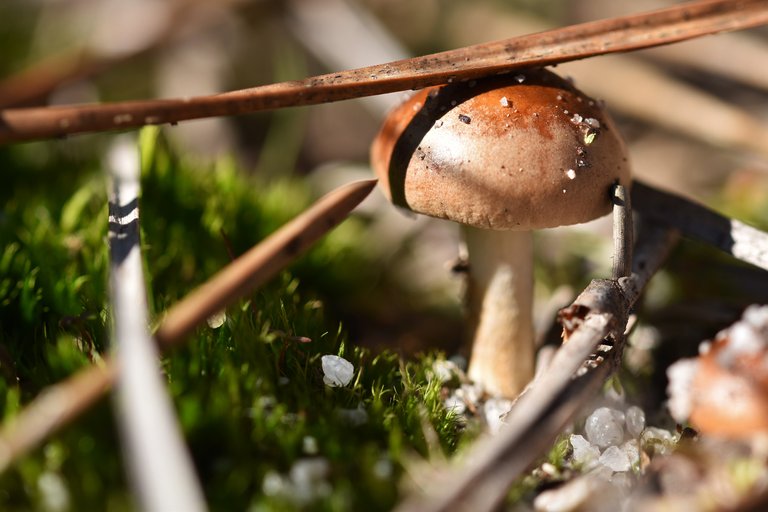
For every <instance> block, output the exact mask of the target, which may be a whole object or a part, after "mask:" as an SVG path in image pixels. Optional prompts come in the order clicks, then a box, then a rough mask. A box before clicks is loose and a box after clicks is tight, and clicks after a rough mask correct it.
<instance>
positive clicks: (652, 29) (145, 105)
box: [0, 0, 768, 144]
mask: <svg viewBox="0 0 768 512" xmlns="http://www.w3.org/2000/svg"><path fill="white" fill-rule="evenodd" d="M765 23H768V4H766V2H765V0H701V1H698V2H692V3H688V4H684V5H681V6H676V7H671V8H668V9H662V10H658V11H653V12H650V13H647V14H641V15H631V16H624V17H619V18H613V19H608V20H601V21H595V22H590V23H584V24H580V25H573V26H569V27H565V28H561V29H556V30H551V31H547V32H541V33H538V34H532V35H527V36H523V37H516V38H511V39H506V40H502V41H496V42H491V43H485V44H480V45H475V46H469V47H466V48H460V49H456V50H451V51H447V52H442V53H435V54H432V55H426V56H423V57H417V58H413V59H406V60H400V61H396V62H391V63H388V64H382V65H377V66H371V67H366V68H360V69H355V70H351V71H342V72H339V73H331V74H326V75H321V76H317V77H313V78H307V79H304V80H300V81H295V82H283V83H278V84H271V85H265V86H262V87H255V88H252V89H245V90H241V91H233V92H229V93H224V94H218V95H213V96H201V97H197V98H191V99H168V100H154V101H132V102H124V103H113V104H106V105H85V106H70V107H52V108H36V109H11V110H5V111H2V112H0V144H7V143H9V142H19V141H25V140H33V139H41V138H51V137H60V136H64V135H67V134H73V133H82V132H94V131H109V130H118V129H126V128H135V127H139V126H143V125H146V124H161V123H175V122H179V121H184V120H188V119H199V118H204V117H215V116H225V115H238V114H246V113H251V112H256V111H260V110H272V109H277V108H284V107H291V106H300V105H314V104H319V103H327V102H332V101H339V100H345V99H352V98H359V97H363V96H372V95H376V94H383V93H388V92H395V91H401V90H407V89H417V88H422V87H426V86H428V85H435V84H439V83H445V82H449V81H451V80H464V79H470V78H476V77H479V76H483V75H489V74H494V73H505V72H509V71H512V70H514V69H519V68H523V67H532V66H545V65H550V64H556V63H560V62H567V61H571V60H576V59H583V58H586V57H592V56H595V55H603V54H608V53H616V52H626V51H630V50H636V49H640V48H649V47H653V46H659V45H663V44H669V43H674V42H678V41H683V40H686V39H691V38H694V37H700V36H703V35H709V34H715V33H719V32H727V31H732V30H739V29H744V28H749V27H754V26H758V25H762V24H765Z"/></svg>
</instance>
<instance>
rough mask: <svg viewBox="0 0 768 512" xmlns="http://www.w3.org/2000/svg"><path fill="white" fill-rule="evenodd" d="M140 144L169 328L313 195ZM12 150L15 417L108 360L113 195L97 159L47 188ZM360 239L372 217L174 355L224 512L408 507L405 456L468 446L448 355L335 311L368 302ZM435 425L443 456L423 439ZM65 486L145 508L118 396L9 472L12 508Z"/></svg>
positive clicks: (172, 382)
mask: <svg viewBox="0 0 768 512" xmlns="http://www.w3.org/2000/svg"><path fill="white" fill-rule="evenodd" d="M140 140H141V144H142V162H143V176H142V180H143V191H144V192H143V197H142V200H141V204H140V206H141V212H142V237H143V242H142V243H143V254H144V257H145V267H146V274H147V281H148V287H149V289H150V294H151V297H150V307H151V309H152V312H153V315H154V318H155V322H156V321H157V319H158V318H159V315H161V313H162V311H164V310H165V309H166V308H167V307H168V306H169V305H171V304H173V303H174V302H175V301H176V300H178V299H179V298H180V297H182V296H183V295H185V294H186V293H187V292H189V291H190V290H191V289H192V288H193V287H194V286H195V285H197V284H199V283H201V282H203V281H204V280H205V279H207V278H208V277H209V276H210V275H212V274H213V273H214V272H216V271H217V270H218V269H220V268H221V267H223V266H224V265H226V264H227V262H228V261H229V260H230V259H231V257H232V255H236V254H239V253H241V252H243V251H245V250H247V249H248V248H249V247H250V246H252V245H254V244H256V243H258V242H259V241H260V240H262V239H263V238H264V237H266V236H267V235H268V234H269V233H270V232H272V231H274V230H275V229H277V228H278V227H279V226H280V225H281V224H283V223H284V222H285V221H287V220H289V219H290V218H292V217H293V216H295V215H296V214H297V213H298V212H300V211H301V210H302V209H304V208H305V207H306V206H307V205H308V204H309V202H310V194H309V192H308V190H307V189H306V188H305V186H304V185H302V184H301V182H299V181H295V180H289V179H279V180H275V181H271V182H262V181H259V180H257V179H254V178H248V177H245V176H244V174H243V173H242V172H241V171H240V170H239V169H237V168H236V166H235V165H234V164H233V163H232V161H231V159H227V158H224V159H222V160H220V161H219V162H216V163H215V164H213V165H211V166H208V167H202V168H201V167H200V166H198V165H195V164H192V163H190V162H185V161H183V159H181V158H179V156H178V155H176V154H175V153H174V152H173V151H172V149H171V148H170V147H169V145H168V144H167V142H166V141H165V139H164V138H163V137H162V136H160V134H159V132H158V131H157V130H156V129H147V130H144V131H143V132H142V134H141V137H140ZM4 156H5V157H7V158H8V159H9V160H11V161H12V167H13V170H12V173H11V174H12V176H13V179H14V180H15V185H16V186H18V190H19V191H20V192H19V194H16V195H14V196H13V198H14V199H13V200H10V201H9V202H6V203H5V206H4V207H3V212H2V217H1V220H0V242H2V246H1V247H0V275H1V276H2V278H0V279H1V281H0V301H1V303H2V309H0V332H2V334H3V338H2V347H3V350H4V351H5V352H7V358H6V359H7V360H3V361H0V365H7V368H8V369H9V372H6V373H8V374H4V377H5V379H4V380H0V406H1V407H2V410H3V414H4V416H5V417H6V419H8V418H11V417H13V416H14V415H15V414H16V413H17V412H18V410H19V408H20V407H21V406H22V405H23V404H24V403H26V402H28V401H30V400H31V399H32V398H33V397H34V396H35V395H36V394H37V393H38V392H39V391H40V390H41V389H42V388H44V387H45V386H47V385H50V384H53V383H54V382H56V381H59V380H60V379H63V378H65V377H66V376H68V375H71V374H73V373H74V372H76V371H77V370H78V369H79V368H81V367H83V366H84V365H87V364H90V360H91V359H93V358H97V357H100V354H101V353H103V352H105V351H106V350H108V345H109V340H108V339H107V337H106V325H107V318H108V308H109V306H108V304H107V302H106V281H107V265H108V259H107V258H108V255H107V248H106V244H105V236H106V224H107V211H106V194H105V192H104V191H105V189H106V186H105V183H104V181H105V180H104V179H103V177H102V176H101V174H100V173H98V172H97V168H98V166H97V165H95V164H94V163H93V162H90V163H88V164H87V165H83V162H82V161H72V160H67V159H66V158H64V164H65V165H66V166H68V165H69V164H71V172H72V176H73V177H76V179H75V180H71V181H70V182H69V186H68V187H63V186H62V187H56V188H55V189H51V190H48V189H46V188H45V187H42V188H41V187H39V186H36V185H35V184H34V182H33V180H34V179H35V177H36V175H37V173H42V172H52V171H53V169H52V166H53V165H54V164H53V162H54V160H48V162H49V163H48V164H46V165H47V166H48V167H46V165H43V166H42V168H40V169H37V170H35V169H32V170H30V167H34V165H33V164H32V163H30V160H29V155H25V154H23V152H18V151H15V150H14V149H11V150H6V152H5V154H4ZM81 166H82V167H85V168H84V169H80V167H81ZM28 180H29V182H28ZM22 197H23V200H22V199H21V198H22ZM364 228H365V221H364V220H362V219H358V218H352V219H349V220H347V221H345V223H343V224H342V225H341V226H340V227H339V228H338V229H337V230H336V231H334V233H333V234H332V235H330V236H328V237H326V238H325V239H324V240H323V241H322V242H320V243H319V244H318V245H317V246H316V247H315V248H314V249H313V250H312V251H311V252H310V253H309V254H307V255H306V256H305V257H303V258H301V259H300V260H299V261H297V262H296V263H295V264H294V265H292V266H291V268H290V269H288V270H287V271H284V272H282V273H281V274H279V275H278V276H277V277H276V278H274V279H273V280H272V281H271V282H269V283H268V284H267V285H266V286H264V287H263V288H261V289H260V290H258V291H256V292H255V293H253V294H252V295H251V296H249V297H247V298H245V299H244V300H242V301H241V302H240V303H238V304H236V305H234V306H232V307H230V308H229V309H228V310H227V311H226V320H225V322H224V324H223V325H222V326H221V327H219V328H216V329H214V328H211V327H209V326H203V327H201V328H199V329H198V330H197V332H196V333H195V334H194V335H193V336H192V337H191V339H189V340H188V343H186V345H184V346H183V347H182V348H180V349H178V350H176V351H175V352H174V353H172V354H168V355H166V356H165V357H164V359H163V361H162V364H163V369H164V371H165V375H166V377H167V380H168V389H169V391H170V393H171V395H172V397H173V400H174V403H175V406H176V409H177V412H178V415H179V419H180V423H181V425H182V428H183V431H184V434H185V436H186V439H187V441H188V444H189V449H190V451H191V453H192V456H193V459H194V462H195V465H196V468H197V471H198V474H199V476H200V479H201V482H202V483H203V486H204V492H205V495H206V499H207V500H208V502H209V504H210V506H211V508H212V509H214V510H245V509H249V508H250V509H252V510H292V509H297V508H310V509H317V510H340V509H348V510H356V509H360V508H362V507H366V508H368V509H372V510H386V509H389V508H391V507H392V506H393V505H394V503H396V500H397V499H398V496H399V491H398V489H399V486H398V481H399V479H400V477H401V476H402V474H403V464H404V460H405V459H406V458H408V457H411V456H412V454H414V453H418V454H420V455H421V456H422V457H429V456H430V455H431V454H433V453H436V452H435V450H437V452H438V453H440V454H441V455H442V454H450V453H453V451H454V450H456V449H457V447H458V446H459V444H460V441H461V437H462V435H463V434H464V432H465V431H464V430H462V428H460V426H459V424H458V423H457V420H456V418H455V417H453V415H451V414H449V413H448V412H446V411H445V409H444V408H443V406H442V399H441V395H440V387H441V386H440V383H439V382H437V381H436V380H433V379H432V377H431V374H430V372H428V371H427V369H428V368H429V367H430V366H431V364H432V362H433V361H434V358H435V357H436V356H434V355H425V356H421V357H420V358H417V359H415V360H411V361H404V360H402V359H401V358H400V357H399V356H397V355H395V354H393V353H389V352H384V353H373V352H371V351H369V350H367V349H364V348H361V347H358V346H356V344H355V340H351V339H349V338H348V336H347V334H346V330H345V329H344V326H343V325H342V324H341V322H340V320H339V319H337V318H334V317H333V316H332V315H331V314H330V313H329V310H330V309H329V308H327V307H326V304H329V303H330V304H332V303H333V302H334V301H341V300H345V297H346V298H350V297H354V296H355V295H356V294H360V293H366V292H365V291H362V290H366V289H367V288H366V286H367V285H366V284H365V282H364V280H361V279H360V276H361V275H362V276H363V277H364V276H365V275H366V272H370V270H366V269H367V268H369V267H371V266H372V265H373V264H375V261H374V260H373V259H372V258H373V256H372V255H371V254H369V253H367V252H366V250H365V249H363V248H362V247H364V244H360V242H359V240H360V237H361V236H363V235H364ZM324 354H338V355H340V356H342V357H345V358H346V359H347V360H349V361H350V362H352V363H353V365H354V367H355V372H356V373H355V376H354V378H353V381H352V383H350V384H349V385H348V386H346V387H343V388H329V387H327V386H326V385H325V384H324V383H323V379H322V377H323V375H322V369H321V365H320V358H321V356H322V355H324ZM426 425H428V427H425V426H426ZM425 428H426V430H425ZM430 429H431V430H433V431H434V433H435V434H436V438H437V443H438V446H433V445H432V444H431V443H433V441H431V440H428V438H429V435H428V434H427V433H425V432H426V431H427V430H430ZM313 459H314V460H317V459H322V460H324V461H326V464H327V467H326V470H325V472H324V473H323V475H322V478H320V480H318V481H317V482H315V483H314V485H315V487H316V488H317V489H318V490H317V492H316V493H315V494H310V495H309V498H307V497H306V495H302V494H301V492H299V491H300V490H297V488H295V485H297V484H296V482H294V481H293V480H291V478H292V476H291V475H292V473H291V472H292V470H293V471H296V470H295V468H296V467H297V464H298V465H299V466H300V465H301V463H302V461H305V460H313ZM294 477H295V475H294ZM278 484H279V485H278ZM57 485H59V486H60V487H62V488H63V489H64V490H65V492H64V496H65V497H68V502H69V505H70V507H71V509H73V510H80V509H106V510H127V509H130V508H131V507H132V506H133V504H132V502H131V498H130V493H129V490H128V487H127V483H126V481H125V476H124V474H123V466H122V457H121V453H120V450H119V440H118V439H117V435H116V433H115V425H114V424H113V420H112V415H111V409H110V405H109V404H108V403H107V402H104V403H102V404H100V405H99V407H97V408H96V409H95V410H93V411H91V412H89V413H88V414H87V415H85V416H84V417H83V418H81V419H79V420H78V421H77V422H76V423H75V424H73V425H72V426H70V427H68V428H66V429H65V430H64V431H62V432H60V433H58V434H57V435H56V436H54V437H53V438H52V439H50V440H49V441H48V442H47V444H46V445H45V446H44V447H43V448H41V449H38V450H36V451H35V452H34V453H32V454H30V455H29V456H27V457H26V458H24V459H23V460H22V461H20V462H19V463H18V464H16V465H14V466H13V467H12V469H10V470H9V471H7V472H6V473H5V474H3V475H2V476H0V508H3V509H4V510H24V509H42V508H46V507H48V508H50V506H51V504H50V503H47V501H46V500H51V499H53V498H55V497H56V496H57V494H56V492H54V491H55V489H56V488H57V487H56V486H57ZM276 485H277V487H275V486H276ZM280 485H282V486H283V487H282V489H283V491H280ZM292 485H293V486H294V487H290V486H292ZM52 489H53V490H52ZM286 489H288V490H289V491H290V492H288V491H286ZM313 492H314V491H313ZM301 496H303V497H301ZM52 497H53V498H52Z"/></svg>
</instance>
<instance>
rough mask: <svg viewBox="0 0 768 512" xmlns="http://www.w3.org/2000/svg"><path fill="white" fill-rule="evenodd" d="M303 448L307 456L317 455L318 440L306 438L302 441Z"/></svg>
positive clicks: (310, 437)
mask: <svg viewBox="0 0 768 512" xmlns="http://www.w3.org/2000/svg"><path fill="white" fill-rule="evenodd" d="M301 448H302V451H303V452H304V453H306V454H307V455H317V439H315V438H314V437H312V436H304V438H303V439H302V440H301Z"/></svg>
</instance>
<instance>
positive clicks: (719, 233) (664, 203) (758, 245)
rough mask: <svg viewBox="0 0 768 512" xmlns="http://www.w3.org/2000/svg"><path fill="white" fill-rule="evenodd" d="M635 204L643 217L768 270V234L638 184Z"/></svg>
mask: <svg viewBox="0 0 768 512" xmlns="http://www.w3.org/2000/svg"><path fill="white" fill-rule="evenodd" d="M632 201H633V203H634V208H635V210H637V211H638V212H639V213H640V214H642V215H643V217H646V218H648V219H653V220H654V221H655V222H658V223H660V224H664V225H667V226H671V227H674V228H676V229H679V230H680V231H681V233H682V234H683V235H684V236H686V237H690V238H693V239H695V240H699V241H702V242H705V243H708V244H710V245H713V246H715V247H717V248H718V249H720V250H722V251H725V252H727V253H728V254H730V255H732V256H733V257H735V258H738V259H740V260H742V261H744V262H747V263H751V264H752V265H755V266H758V267H760V268H762V269H763V270H768V233H765V232H764V231H760V230H759V229H756V228H753V227H751V226H748V225H746V224H744V223H743V222H740V221H738V220H735V219H731V218H729V217H725V216H723V215H720V214H719V213H717V212H715V211H713V210H710V209H709V208H707V207H705V206H701V205H699V204H696V203H694V202H692V201H690V200H688V199H685V198H683V197H680V196H677V195H674V194H670V193H669V192H664V191H662V190H659V189H657V188H654V187H651V186H650V185H647V184H644V183H641V182H638V181H635V183H634V185H633V186H632Z"/></svg>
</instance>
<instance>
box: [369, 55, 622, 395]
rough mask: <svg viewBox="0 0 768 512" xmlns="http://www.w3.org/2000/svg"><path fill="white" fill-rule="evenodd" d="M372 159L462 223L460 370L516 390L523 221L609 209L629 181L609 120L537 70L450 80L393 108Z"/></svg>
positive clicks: (523, 320) (387, 188)
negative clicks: (465, 319)
mask: <svg viewBox="0 0 768 512" xmlns="http://www.w3.org/2000/svg"><path fill="white" fill-rule="evenodd" d="M371 163H372V167H373V169H374V171H375V173H376V174H377V175H378V178H379V184H380V185H381V187H382V188H383V190H384V193H385V195H387V196H388V197H389V198H390V200H391V201H392V202H393V203H394V204H395V205H398V206H400V207H404V208H407V209H409V210H412V211H414V212H417V213H422V214H426V215H430V216H432V217H438V218H444V219H449V220H452V221H455V222H458V223H459V224H461V225H462V227H463V236H464V240H465V242H466V246H467V253H468V263H469V270H468V280H467V291H466V303H467V309H468V315H469V319H470V324H471V328H472V332H473V334H472V349H471V355H470V362H469V377H470V378H472V379H473V380H474V381H475V382H478V383H480V384H482V385H483V387H484V389H485V390H486V391H487V392H488V393H490V394H493V395H497V396H504V397H508V398H513V397H515V396H517V395H518V394H519V393H520V392H521V391H522V390H523V388H524V387H525V386H526V385H527V384H528V382H529V381H530V380H531V378H532V377H533V372H534V352H535V347H534V339H533V326H532V323H533V321H532V311H531V309H532V307H531V302H532V297H533V262H532V259H533V254H532V234H531V231H532V230H534V229H541V228H548V227H554V226H561V225H568V224H576V223H580V222H586V221H589V220H592V219H595V218H597V217H600V216H602V215H605V214H607V213H608V212H609V211H610V209H611V200H610V189H611V186H612V185H614V184H616V183H621V184H623V185H624V186H627V185H628V184H629V180H630V177H629V168H628V164H627V157H626V150H625V146H624V143H623V141H622V139H621V138H620V136H619V134H618V131H617V130H616V128H615V126H614V123H613V121H612V120H611V119H610V117H609V116H608V114H607V113H606V112H605V111H604V110H603V109H602V108H601V105H600V104H599V103H598V102H596V101H594V100H592V99H590V98H589V97H587V96H585V95H584V94H583V93H581V92H580V91H578V90H577V89H576V88H575V87H573V85H571V84H570V83H569V82H568V81H566V80H563V79H562V78H560V77H558V76H557V75H555V74H554V73H551V72H549V71H546V70H531V71H526V72H525V74H516V75H513V74H506V75H498V76H495V77H490V78H484V79H479V80H472V81H468V82H461V83H451V84H447V85H443V86H437V87H431V88H427V89H424V90H421V91H418V92H417V93H415V94H414V95H413V96H412V97H411V98H410V99H408V100H407V101H405V102H404V103H403V104H402V105H400V106H398V107H396V108H395V109H394V110H393V111H392V112H391V113H390V114H389V115H388V117H387V119H386V120H385V121H384V124H383V126H382V128H381V130H380V132H379V134H378V135H377V137H376V139H375V140H374V142H373V145H372V148H371Z"/></svg>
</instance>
